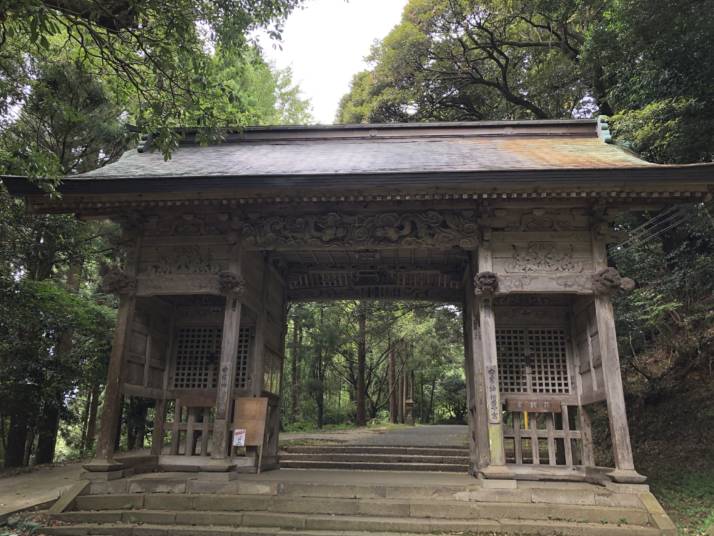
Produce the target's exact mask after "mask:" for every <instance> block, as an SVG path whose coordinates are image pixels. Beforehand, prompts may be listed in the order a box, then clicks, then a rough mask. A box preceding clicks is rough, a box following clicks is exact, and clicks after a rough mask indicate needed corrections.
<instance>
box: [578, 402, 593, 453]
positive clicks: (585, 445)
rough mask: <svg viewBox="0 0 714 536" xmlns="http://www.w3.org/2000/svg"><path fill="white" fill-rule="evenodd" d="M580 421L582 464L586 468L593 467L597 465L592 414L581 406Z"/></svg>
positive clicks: (579, 410) (579, 411) (579, 409)
mask: <svg viewBox="0 0 714 536" xmlns="http://www.w3.org/2000/svg"><path fill="white" fill-rule="evenodd" d="M578 419H579V422H580V424H579V427H580V437H581V448H582V452H581V456H582V462H581V463H582V465H584V466H586V467H593V466H594V465H595V454H594V452H593V434H592V424H591V422H590V413H589V412H588V409H587V408H586V407H584V406H580V407H579V408H578Z"/></svg>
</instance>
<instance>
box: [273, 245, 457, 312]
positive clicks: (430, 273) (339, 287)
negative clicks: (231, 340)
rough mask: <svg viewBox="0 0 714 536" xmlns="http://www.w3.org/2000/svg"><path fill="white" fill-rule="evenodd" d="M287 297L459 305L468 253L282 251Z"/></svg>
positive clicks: (276, 254) (426, 250) (433, 250)
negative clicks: (387, 300) (396, 300)
mask: <svg viewBox="0 0 714 536" xmlns="http://www.w3.org/2000/svg"><path fill="white" fill-rule="evenodd" d="M271 255H272V258H273V260H274V261H275V262H277V263H279V264H282V265H283V266H285V268H286V273H287V292H288V299H289V300H292V301H312V300H324V299H358V298H359V299H369V298H371V299H405V300H428V301H439V302H453V303H460V302H461V301H462V300H463V278H464V270H465V268H466V263H467V258H468V257H467V252H465V251H463V250H460V249H457V248H453V249H446V250H445V249H438V248H400V249H397V248H395V249H381V250H359V251H348V250H329V251H325V250H321V251H311V250H306V251H281V252H274V253H272V254H271Z"/></svg>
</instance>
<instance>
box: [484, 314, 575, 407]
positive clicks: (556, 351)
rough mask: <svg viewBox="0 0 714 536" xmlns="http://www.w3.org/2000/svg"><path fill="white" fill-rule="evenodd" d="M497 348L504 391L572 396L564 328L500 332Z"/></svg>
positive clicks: (505, 330) (503, 330)
mask: <svg viewBox="0 0 714 536" xmlns="http://www.w3.org/2000/svg"><path fill="white" fill-rule="evenodd" d="M496 348H497V351H498V380H499V383H500V388H501V392H503V393H545V394H569V393H570V380H569V377H568V362H567V354H566V339H565V332H564V331H563V330H562V329H552V328H543V329H511V328H509V329H497V330H496Z"/></svg>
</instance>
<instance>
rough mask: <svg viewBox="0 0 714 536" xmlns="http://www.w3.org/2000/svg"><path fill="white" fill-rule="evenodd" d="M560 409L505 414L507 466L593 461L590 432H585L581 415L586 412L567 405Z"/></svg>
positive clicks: (571, 463)
mask: <svg viewBox="0 0 714 536" xmlns="http://www.w3.org/2000/svg"><path fill="white" fill-rule="evenodd" d="M557 409H560V411H553V412H538V413H528V414H527V415H526V413H525V412H522V411H506V412H505V414H504V427H503V438H504V439H503V440H504V447H505V451H506V462H507V463H515V464H532V465H550V466H566V467H572V466H578V465H586V464H587V463H586V460H592V443H591V441H590V440H589V438H590V434H589V430H587V431H586V433H583V430H582V428H583V424H582V423H583V419H582V418H580V417H581V416H580V415H579V413H580V412H581V411H582V409H581V408H579V407H577V406H568V405H567V404H566V403H564V402H563V403H562V404H561V405H560V408H557ZM526 420H527V421H528V422H527V423H526Z"/></svg>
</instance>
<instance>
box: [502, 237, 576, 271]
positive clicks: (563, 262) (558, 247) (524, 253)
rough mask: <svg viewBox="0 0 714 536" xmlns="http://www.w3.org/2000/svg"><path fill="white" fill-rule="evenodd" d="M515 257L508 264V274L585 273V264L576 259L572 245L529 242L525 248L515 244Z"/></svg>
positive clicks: (513, 246)
mask: <svg viewBox="0 0 714 536" xmlns="http://www.w3.org/2000/svg"><path fill="white" fill-rule="evenodd" d="M511 247H512V248H513V256H512V258H511V261H510V262H509V263H507V264H506V272H509V273H529V272H566V273H579V272H582V271H583V263H582V262H580V261H578V260H577V259H575V258H574V255H573V245H572V244H559V243H557V242H529V243H527V244H526V245H525V246H521V245H518V244H513V245H512V246H511Z"/></svg>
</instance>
